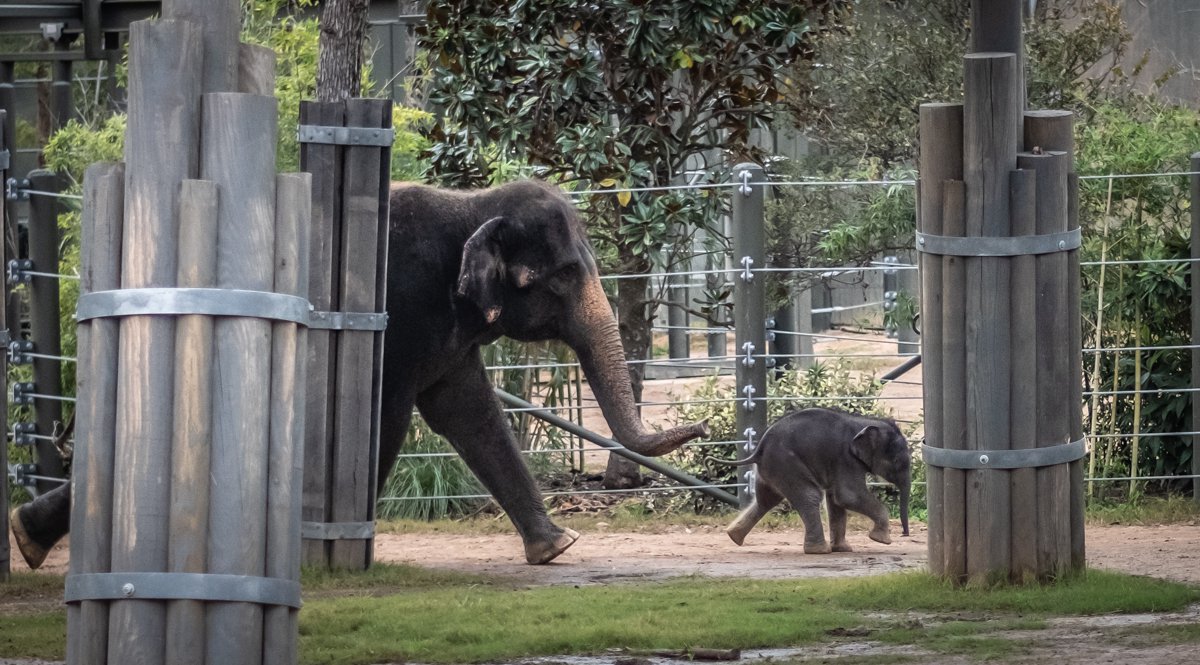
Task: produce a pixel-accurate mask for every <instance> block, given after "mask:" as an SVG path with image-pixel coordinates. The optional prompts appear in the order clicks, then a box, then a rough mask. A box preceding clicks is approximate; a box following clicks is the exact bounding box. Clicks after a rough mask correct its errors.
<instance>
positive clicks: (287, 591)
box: [64, 573, 301, 609]
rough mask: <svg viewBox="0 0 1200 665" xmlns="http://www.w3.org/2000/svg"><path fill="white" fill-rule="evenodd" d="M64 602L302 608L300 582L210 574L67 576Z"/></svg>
mask: <svg viewBox="0 0 1200 665" xmlns="http://www.w3.org/2000/svg"><path fill="white" fill-rule="evenodd" d="M64 599H65V601H66V602H68V603H79V602H82V601H85V600H205V601H212V602H233V603H259V604H263V605H284V606H287V607H295V608H297V609H298V608H299V607H300V605H301V603H300V583H299V582H296V581H293V580H286V579H282V578H277V577H250V576H246V575H216V574H210V573H89V574H83V575H68V576H67V579H66V592H65V594H64Z"/></svg>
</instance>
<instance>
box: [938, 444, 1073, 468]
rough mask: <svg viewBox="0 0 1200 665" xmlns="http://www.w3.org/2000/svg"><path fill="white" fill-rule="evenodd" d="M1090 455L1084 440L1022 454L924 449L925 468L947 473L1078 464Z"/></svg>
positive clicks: (1013, 452)
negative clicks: (1081, 459) (929, 467)
mask: <svg viewBox="0 0 1200 665" xmlns="http://www.w3.org/2000/svg"><path fill="white" fill-rule="evenodd" d="M1086 453H1087V448H1086V446H1085V445H1084V440H1083V439H1079V440H1077V441H1072V442H1070V443H1060V444H1058V445H1055V446H1046V447H1044V448H1024V449H1021V450H951V449H949V448H934V447H933V446H928V445H924V444H922V445H921V456H922V457H923V458H924V460H925V464H927V465H929V466H936V467H941V468H944V469H1028V468H1033V467H1039V466H1054V465H1055V464H1066V463H1067V462H1074V461H1075V460H1077V459H1079V458H1081V457H1083V456H1084V454H1086Z"/></svg>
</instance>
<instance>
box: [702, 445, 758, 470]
mask: <svg viewBox="0 0 1200 665" xmlns="http://www.w3.org/2000/svg"><path fill="white" fill-rule="evenodd" d="M764 443H766V441H760V442H759V443H758V445H757V446H755V448H754V452H753V453H751V454H750V456H749V457H747V458H746V459H721V458H719V457H713V456H712V455H705V456H704V459H706V460H708V461H710V462H712V463H713V464H719V465H721V466H743V465H745V464H757V463H758V460H760V459H762V452H763V449H764V448H765V447H766V446H764V445H763V444H764Z"/></svg>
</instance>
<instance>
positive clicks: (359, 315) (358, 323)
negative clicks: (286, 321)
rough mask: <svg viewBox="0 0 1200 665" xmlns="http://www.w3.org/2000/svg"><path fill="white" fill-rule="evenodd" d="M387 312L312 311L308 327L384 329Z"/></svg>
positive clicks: (322, 328)
mask: <svg viewBox="0 0 1200 665" xmlns="http://www.w3.org/2000/svg"><path fill="white" fill-rule="evenodd" d="M387 322H388V315H387V312H381V313H376V312H316V311H314V312H310V313H309V317H308V327H309V328H310V329H311V330H372V331H378V330H384V329H386V328H387Z"/></svg>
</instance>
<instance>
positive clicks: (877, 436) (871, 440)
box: [850, 421, 912, 536]
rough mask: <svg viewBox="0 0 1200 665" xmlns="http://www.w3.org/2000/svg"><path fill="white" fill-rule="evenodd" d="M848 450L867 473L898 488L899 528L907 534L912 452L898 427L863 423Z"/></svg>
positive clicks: (889, 424) (889, 423)
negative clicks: (863, 425)
mask: <svg viewBox="0 0 1200 665" xmlns="http://www.w3.org/2000/svg"><path fill="white" fill-rule="evenodd" d="M850 453H851V454H852V455H854V456H855V457H856V458H858V460H859V461H861V462H862V463H863V464H864V465H866V467H867V469H868V470H870V472H871V473H873V474H875V475H876V476H879V477H880V478H883V479H884V480H886V481H888V482H889V483H891V484H893V485H895V486H896V488H897V489H899V490H900V527H901V529H903V533H904V535H906V536H907V535H908V500H909V493H910V491H911V486H912V453H911V452H910V451H909V449H908V441H907V440H906V439H905V438H904V435H903V434H901V433H900V428H898V427H896V424H895V423H893V422H891V421H884V422H883V424H880V425H867V426H866V427H864V428H862V430H861V431H859V433H858V434H856V435H855V436H854V440H853V441H851V442H850Z"/></svg>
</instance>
